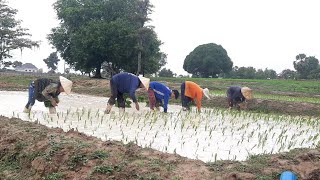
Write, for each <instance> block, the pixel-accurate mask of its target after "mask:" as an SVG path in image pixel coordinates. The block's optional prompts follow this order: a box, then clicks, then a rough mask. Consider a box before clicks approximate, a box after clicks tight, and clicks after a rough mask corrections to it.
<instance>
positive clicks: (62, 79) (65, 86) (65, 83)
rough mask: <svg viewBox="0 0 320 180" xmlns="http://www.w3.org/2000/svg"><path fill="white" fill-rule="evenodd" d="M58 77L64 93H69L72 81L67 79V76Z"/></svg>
mask: <svg viewBox="0 0 320 180" xmlns="http://www.w3.org/2000/svg"><path fill="white" fill-rule="evenodd" d="M59 79H60V83H61V86H62V87H63V89H64V92H65V93H66V94H70V93H71V88H72V81H70V80H69V79H67V78H65V77H63V76H60V77H59Z"/></svg>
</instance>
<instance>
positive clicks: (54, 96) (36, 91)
mask: <svg viewBox="0 0 320 180" xmlns="http://www.w3.org/2000/svg"><path fill="white" fill-rule="evenodd" d="M71 88H72V81H70V80H68V79H67V78H64V77H62V76H60V77H59V81H58V82H55V81H53V80H52V79H47V78H40V79H37V80H35V81H32V82H31V83H30V85H29V99H28V103H27V104H26V106H25V108H24V110H23V112H25V113H30V111H31V108H32V106H33V105H34V103H35V101H36V100H38V101H39V102H44V105H45V107H48V108H49V112H50V113H51V114H53V113H56V106H58V103H59V98H58V96H59V94H60V93H61V92H65V93H66V94H70V92H71Z"/></svg>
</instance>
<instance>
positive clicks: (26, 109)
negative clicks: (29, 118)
mask: <svg viewBox="0 0 320 180" xmlns="http://www.w3.org/2000/svg"><path fill="white" fill-rule="evenodd" d="M31 108H32V106H29V107H28V108H26V107H24V110H23V112H24V113H30V111H31Z"/></svg>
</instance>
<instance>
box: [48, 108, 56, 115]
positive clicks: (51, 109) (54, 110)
mask: <svg viewBox="0 0 320 180" xmlns="http://www.w3.org/2000/svg"><path fill="white" fill-rule="evenodd" d="M49 113H50V114H55V113H57V111H56V108H55V107H49Z"/></svg>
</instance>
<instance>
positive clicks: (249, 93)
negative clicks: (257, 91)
mask: <svg viewBox="0 0 320 180" xmlns="http://www.w3.org/2000/svg"><path fill="white" fill-rule="evenodd" d="M241 93H242V95H243V96H244V97H245V98H246V99H248V100H250V99H252V98H253V97H252V89H250V88H248V87H243V88H241Z"/></svg>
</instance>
